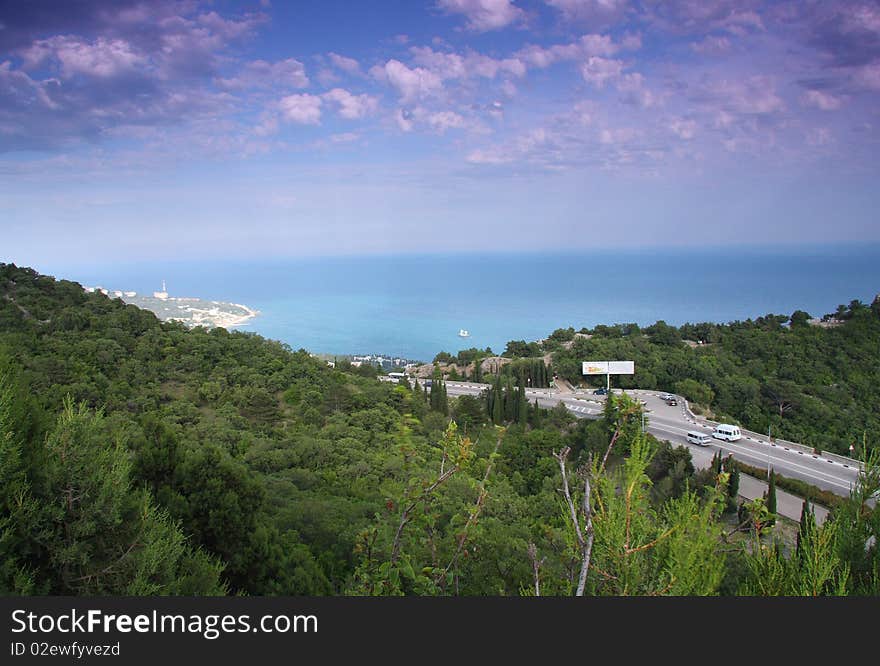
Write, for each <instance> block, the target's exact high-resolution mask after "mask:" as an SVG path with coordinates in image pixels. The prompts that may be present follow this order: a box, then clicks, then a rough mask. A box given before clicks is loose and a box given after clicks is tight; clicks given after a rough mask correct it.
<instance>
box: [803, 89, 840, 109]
mask: <svg viewBox="0 0 880 666" xmlns="http://www.w3.org/2000/svg"><path fill="white" fill-rule="evenodd" d="M801 102H803V103H804V104H805V105H806V106H812V107H815V108H817V109H821V110H822V111H835V110H837V109H839V108H840V107H841V106H843V100H842V99H841V98H839V97H835V96H834V95H832V94H831V93H826V92H822V91H821V90H808V91H807V92H805V93H804V94H803V95H802V96H801Z"/></svg>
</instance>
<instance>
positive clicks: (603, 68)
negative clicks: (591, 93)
mask: <svg viewBox="0 0 880 666" xmlns="http://www.w3.org/2000/svg"><path fill="white" fill-rule="evenodd" d="M622 71H623V62H621V61H620V60H611V59H608V58H600V57H599V56H591V57H589V58H587V61H586V62H585V63H583V64H582V65H581V75H582V76H583V77H584V80H585V81H587V82H588V83H592V84H593V85H594V86H596V87H597V88H602V87H604V85H605V83H607V82H608V81H613V80H615V79H617V78H618V77H620V75H621V72H622Z"/></svg>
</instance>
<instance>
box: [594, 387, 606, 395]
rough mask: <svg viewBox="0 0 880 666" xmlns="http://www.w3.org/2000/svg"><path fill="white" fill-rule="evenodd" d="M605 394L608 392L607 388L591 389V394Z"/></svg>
mask: <svg viewBox="0 0 880 666" xmlns="http://www.w3.org/2000/svg"><path fill="white" fill-rule="evenodd" d="M607 394H608V389H603V388H597V389H596V390H595V391H593V395H607Z"/></svg>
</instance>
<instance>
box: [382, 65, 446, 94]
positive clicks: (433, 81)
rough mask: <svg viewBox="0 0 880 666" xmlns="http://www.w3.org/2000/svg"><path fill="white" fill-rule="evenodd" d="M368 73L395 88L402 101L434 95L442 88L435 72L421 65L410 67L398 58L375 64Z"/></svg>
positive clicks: (441, 83)
mask: <svg viewBox="0 0 880 666" xmlns="http://www.w3.org/2000/svg"><path fill="white" fill-rule="evenodd" d="M370 74H371V75H372V76H373V77H374V78H376V79H378V80H380V81H386V82H387V83H389V84H390V85H391V86H393V87H394V88H396V89H397V91H398V93H400V98H401V101H402V102H404V103H408V102H412V101H415V100H417V99H420V98H423V97H427V96H429V95H435V94H438V93H440V92H441V91H442V90H443V81H442V79H441V78H440V77H439V76H438V75H437V74H435V73H434V72H432V71H430V70H427V69H424V68H422V67H416V68H415V69H410V68H409V67H407V66H406V65H404V64H403V63H402V62H400V61H399V60H393V59H392V60H389V61H388V62H386V63H385V64H384V65H376V66H375V67H373V68H371V69H370Z"/></svg>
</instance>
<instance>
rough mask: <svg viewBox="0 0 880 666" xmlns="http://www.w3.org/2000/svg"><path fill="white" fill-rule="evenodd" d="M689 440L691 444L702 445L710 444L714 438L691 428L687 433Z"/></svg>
mask: <svg viewBox="0 0 880 666" xmlns="http://www.w3.org/2000/svg"><path fill="white" fill-rule="evenodd" d="M687 441H689V442H690V443H691V444H698V445H700V446H709V443H710V442H711V441H712V438H711V437H709V435H707V434H706V433H704V432H696V431H694V430H691V431H690V432H688V434H687Z"/></svg>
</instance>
